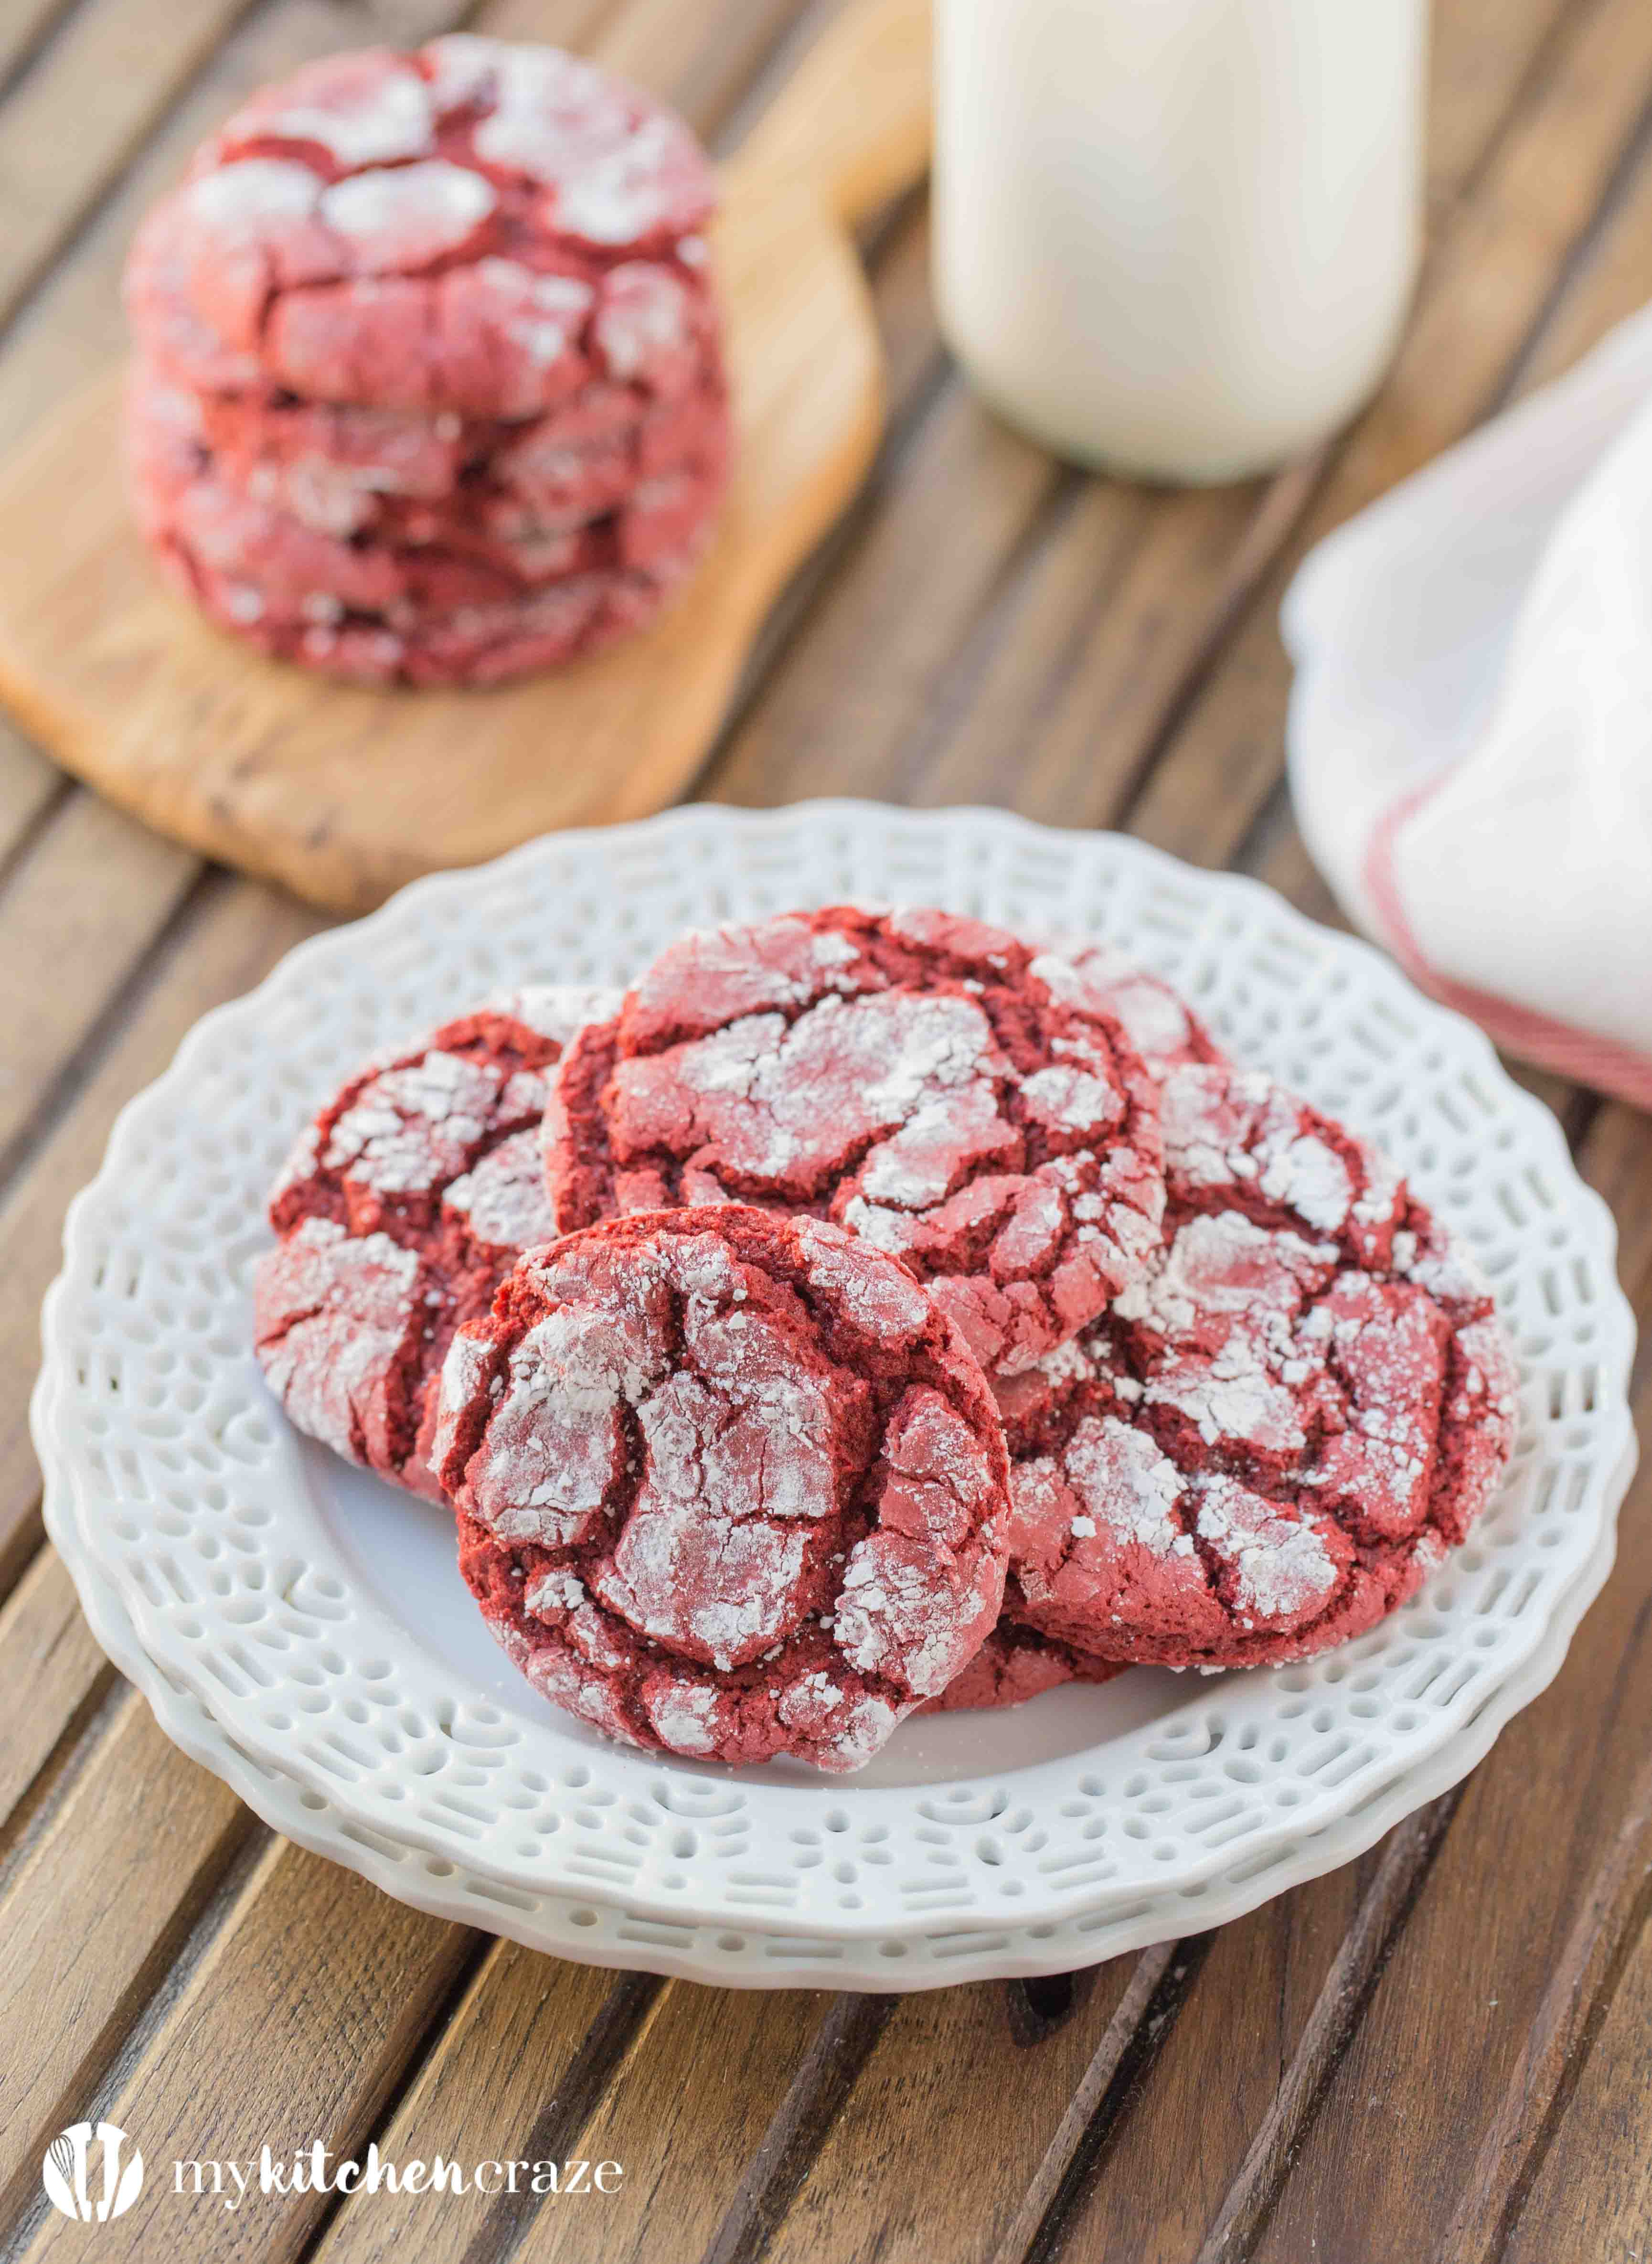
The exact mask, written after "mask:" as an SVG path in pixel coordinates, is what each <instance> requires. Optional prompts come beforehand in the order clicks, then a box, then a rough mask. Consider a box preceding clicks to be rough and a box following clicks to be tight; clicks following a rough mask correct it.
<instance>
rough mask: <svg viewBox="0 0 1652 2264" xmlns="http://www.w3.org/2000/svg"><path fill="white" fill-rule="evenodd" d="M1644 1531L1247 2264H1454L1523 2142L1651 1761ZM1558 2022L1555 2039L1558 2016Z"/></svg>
mask: <svg viewBox="0 0 1652 2264" xmlns="http://www.w3.org/2000/svg"><path fill="white" fill-rule="evenodd" d="M1587 1152H1588V1151H1587V1149H1585V1157H1587ZM1642 1175H1643V1176H1642V1197H1641V1199H1642V1201H1652V1150H1642ZM1648 1414H1652V1393H1648V1390H1647V1389H1646V1388H1644V1387H1643V1388H1642V1390H1641V1395H1640V1401H1639V1406H1638V1416H1639V1419H1640V1420H1641V1423H1642V1424H1643V1425H1644V1423H1645V1421H1646V1419H1647V1418H1648ZM1648 1511H1652V1483H1648V1479H1647V1477H1642V1478H1641V1481H1640V1482H1639V1483H1638V1484H1637V1485H1636V1487H1635V1488H1634V1490H1633V1491H1632V1492H1631V1495H1630V1498H1629V1499H1628V1501H1627V1503H1626V1505H1625V1507H1624V1512H1623V1516H1622V1520H1621V1523H1620V1527H1619V1531H1620V1535H1621V1543H1620V1553H1619V1563H1618V1565H1617V1568H1616V1570H1615V1571H1614V1572H1613V1575H1612V1579H1611V1580H1610V1581H1609V1582H1608V1584H1607V1586H1606V1588H1605V1592H1604V1593H1603V1594H1602V1596H1601V1598H1600V1600H1598V1602H1597V1603H1596V1604H1595V1605H1594V1606H1593V1607H1592V1609H1591V1610H1590V1615H1589V1617H1588V1619H1587V1620H1586V1621H1585V1622H1584V1625H1583V1633H1582V1635H1581V1636H1580V1637H1579V1639H1578V1640H1577V1641H1576V1643H1575V1644H1573V1646H1572V1650H1571V1653H1570V1656H1569V1658H1568V1660H1567V1662H1566V1665H1565V1666H1564V1668H1563V1669H1562V1670H1561V1674H1560V1676H1559V1677H1558V1678H1557V1680H1556V1681H1555V1682H1554V1685H1553V1686H1552V1687H1551V1688H1550V1689H1549V1690H1548V1691H1547V1692H1546V1693H1545V1694H1544V1695H1543V1696H1542V1697H1541V1698H1540V1699H1539V1700H1538V1701H1537V1702H1535V1703H1534V1704H1533V1705H1532V1706H1531V1707H1530V1708H1528V1709H1526V1711H1525V1713H1523V1714H1521V1715H1519V1716H1517V1717H1516V1719H1515V1720H1514V1722H1512V1723H1511V1724H1510V1726H1509V1727H1508V1728H1507V1729H1505V1730H1504V1731H1503V1734H1502V1737H1501V1738H1499V1740H1498V1742H1497V1744H1496V1746H1495V1747H1494V1749H1493V1751H1492V1752H1491V1754H1490V1756H1489V1759H1488V1760H1486V1761H1484V1762H1483V1763H1482V1765H1481V1767H1479V1769H1478V1770H1477V1771H1476V1772H1475V1774H1474V1776H1473V1777H1472V1778H1471V1779H1470V1780H1469V1782H1468V1785H1467V1790H1466V1791H1465V1793H1464V1795H1463V1799H1462V1804H1461V1807H1460V1810H1459V1811H1458V1814H1457V1817H1456V1819H1455V1821H1454V1823H1453V1827H1452V1830H1451V1832H1449V1833H1448V1834H1447V1836H1446V1839H1445V1844H1444V1846H1443V1847H1442V1848H1441V1850H1440V1853H1439V1854H1438V1857H1437V1858H1436V1860H1435V1862H1434V1865H1433V1867H1432V1869H1431V1873H1430V1875H1429V1877H1428V1879H1427V1882H1426V1883H1425V1885H1424V1890H1423V1892H1422V1894H1421V1896H1420V1898H1419V1899H1418V1902H1417V1908H1416V1910H1415V1912H1413V1914H1412V1917H1411V1919H1410V1921H1409V1925H1408V1926H1407V1927H1406V1928H1405V1931H1404V1932H1403V1934H1402V1935H1401V1936H1400V1939H1399V1941H1398V1943H1397V1945H1396V1946H1395V1949H1394V1951H1393V1954H1392V1956H1391V1958H1390V1961H1389V1963H1388V1968H1387V1970H1386V1971H1385V1972H1384V1974H1383V1976H1382V1978H1381V1981H1380V1985H1379V1987H1378V1989H1377V1991H1376V1992H1375V1995H1374V1997H1373V2000H1372V2004H1371V2006H1370V2010H1369V2012H1368V2013H1367V2014H1366V2019H1365V2021H1364V2022H1363V2024H1362V2025H1361V2027H1360V2028H1359V2030H1358V2031H1357V2032H1356V2034H1355V2035H1354V2036H1353V2038H1352V2040H1351V2043H1350V2044H1349V2047H1348V2049H1347V2050H1346V2052H1345V2054H1344V2057H1343V2058H1342V2059H1341V2061H1340V2063H1339V2064H1338V2065H1337V2067H1336V2068H1335V2069H1334V2071H1333V2072H1332V2074H1331V2078H1330V2082H1329V2084H1328V2085H1327V2086H1325V2089H1324V2092H1323V2096H1322V2100H1321V2101H1320V2103H1319V2106H1318V2108H1317V2114H1316V2117H1315V2120H1314V2121H1313V2122H1312V2126H1311V2128H1310V2129H1309V2130H1308V2132H1307V2135H1306V2137H1305V2139H1304V2141H1303V2143H1302V2144H1301V2152H1300V2154H1299V2156H1298V2159H1297V2161H1296V2166H1295V2168H1294V2170H1293V2174H1292V2175H1291V2177H1290V2179H1289V2180H1288V2181H1287V2182H1286V2185H1285V2187H1284V2189H1283V2192H1282V2193H1281V2195H1279V2199H1278V2202H1277V2205H1276V2207H1275V2209H1274V2212H1273V2216H1272V2221H1271V2222H1270V2224H1269V2225H1268V2227H1267V2229H1266V2231H1265V2233H1264V2237H1263V2239H1261V2241H1260V2243H1259V2244H1258V2245H1257V2246H1256V2247H1255V2248H1254V2249H1253V2251H1252V2252H1251V2253H1253V2254H1254V2255H1255V2257H1256V2258H1257V2264H1297V2260H1299V2259H1300V2258H1301V2257H1302V2256H1303V2255H1306V2254H1308V2253H1312V2251H1311V2249H1310V2246H1309V2244H1310V2243H1311V2242H1313V2241H1315V2240H1317V2241H1318V2243H1319V2244H1320V2253H1325V2254H1330V2255H1337V2254H1339V2253H1344V2251H1345V2250H1348V2244H1350V2243H1354V2242H1358V2243H1360V2244H1363V2245H1362V2246H1359V2247H1358V2248H1355V2249H1352V2250H1349V2251H1348V2253H1358V2254H1359V2256H1360V2258H1361V2264H1388V2260H1390V2259H1392V2260H1393V2264H1412V2260H1414V2259H1415V2258H1416V2257H1417V2255H1419V2254H1427V2255H1432V2254H1436V2253H1438V2254H1445V2253H1448V2251H1447V2250H1446V2249H1445V2247H1444V2246H1443V2245H1442V2244H1443V2243H1444V2241H1445V2234H1446V2231H1447V2230H1448V2228H1449V2227H1450V2225H1451V2224H1452V2222H1453V2216H1454V2214H1455V2211H1456V2210H1457V2208H1458V2205H1459V2202H1460V2198H1461V2196H1462V2195H1464V2194H1465V2192H1467V2190H1469V2189H1470V2188H1471V2186H1472V2184H1473V2182H1474V2178H1475V2175H1476V2168H1475V2166H1476V2163H1477V2161H1478V2159H1479V2157H1480V2154H1481V2151H1482V2147H1483V2146H1484V2145H1485V2144H1487V2143H1488V2134H1489V2132H1492V2131H1493V2130H1503V2129H1504V2128H1505V2127H1506V2125H1507V2122H1508V2121H1509V2119H1510V2117H1511V2115H1512V2116H1513V2118H1514V2120H1515V2122H1516V2123H1517V2125H1518V2127H1519V2128H1520V2129H1521V2130H1524V2129H1525V2096H1524V2094H1525V2086H1526V2084H1527V2082H1528V2081H1529V2079H1530V2074H1531V2070H1530V2067H1529V2064H1528V2057H1527V2055H1528V2040H1529V2039H1530V2038H1531V2037H1532V2033H1533V2028H1534V2025H1535V2024H1538V2023H1540V2021H1542V2020H1543V2019H1544V2018H1545V2017H1546V2016H1545V2015H1544V2012H1543V2006H1544V1996H1545V1992H1546V1989H1547V1985H1548V1983H1549V1979H1550V1977H1551V1974H1552V1973H1553V1972H1554V1970H1557V1968H1558V1966H1559V1965H1560V1963H1561V1960H1562V1956H1563V1952H1564V1948H1565V1945H1566V1943H1567V1941H1568V1940H1569V1937H1570V1936H1571V1935H1572V1934H1573V1933H1574V1930H1575V1927H1576V1923H1577V1913H1578V1912H1579V1910H1580V1909H1582V1908H1583V1906H1584V1905H1585V1904H1586V1903H1587V1901H1588V1898H1589V1893H1590V1885H1589V1883H1590V1879H1591V1876H1592V1875H1594V1874H1595V1872H1596V1871H1597V1869H1598V1865H1599V1862H1600V1859H1601V1851H1602V1849H1603V1848H1604V1847H1609V1846H1610V1844H1611V1841H1612V1836H1613V1834H1614V1832H1616V1831H1617V1829H1618V1828H1619V1825H1620V1823H1621V1821H1622V1819H1623V1818H1625V1816H1626V1815H1627V1814H1629V1813H1630V1812H1631V1810H1632V1808H1633V1804H1634V1796H1635V1793H1634V1789H1635V1786H1636V1781H1637V1778H1638V1775H1639V1772H1640V1769H1641V1764H1642V1761H1643V1759H1644V1751H1645V1738H1644V1724H1645V1722H1646V1719H1647V1709H1648V1705H1652V1640H1649V1639H1648V1629H1649V1628H1652V1518H1649V1517H1648ZM1547 2020H1548V2024H1549V2025H1550V2026H1553V2024H1554V2010H1553V2007H1551V2008H1550V2013H1549V2014H1548V2015H1547ZM1540 2057H1541V2055H1540ZM1441 2101H1450V2102H1451V2110H1450V2112H1449V2114H1442V2113H1441V2112H1440V2102H1441ZM1509 2102H1518V2104H1514V2105H1511V2104H1510V2103H1509ZM1338 2244H1342V2246H1340V2247H1339V2245H1338Z"/></svg>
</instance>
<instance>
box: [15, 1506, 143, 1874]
mask: <svg viewBox="0 0 1652 2264" xmlns="http://www.w3.org/2000/svg"><path fill="white" fill-rule="evenodd" d="M114 1680H115V1673H114V1669H113V1667H112V1666H111V1665H109V1663H108V1661H107V1660H106V1659H105V1657H104V1655H103V1653H102V1652H101V1651H99V1650H98V1646H97V1644H95V1643H94V1642H93V1641H92V1636H91V1629H90V1628H89V1627H88V1626H87V1624H86V1622H85V1621H84V1620H83V1618H82V1617H81V1613H80V1605H79V1603H78V1602H77V1600H76V1595H75V1588H74V1583H73V1582H72V1581H71V1580H70V1578H69V1574H68V1573H67V1572H66V1571H64V1569H63V1565H62V1559H61V1558H60V1557H58V1555H57V1552H56V1551H55V1549H41V1551H40V1555H39V1556H38V1557H36V1558H35V1560H34V1562H33V1564H31V1565H30V1567H29V1570H28V1571H27V1573H26V1575H25V1577H24V1578H23V1579H21V1580H20V1581H19V1582H18V1586H17V1589H16V1592H15V1593H13V1594H12V1595H11V1597H10V1598H9V1599H8V1600H7V1602H6V1604H5V1607H4V1610H0V1722H4V1723H5V1725H6V1727H5V1736H4V1740H0V1855H4V1852H5V1850H6V1849H7V1847H9V1846H10V1845H11V1840H12V1839H13V1838H14V1836H15V1824H16V1819H17V1818H18V1810H19V1807H20V1805H21V1804H22V1803H24V1800H25V1795H26V1794H27V1793H28V1792H29V1790H30V1789H31V1788H32V1787H33V1785H34V1783H35V1781H36V1780H37V1778H38V1777H39V1776H40V1773H41V1771H42V1770H43V1769H44V1768H46V1767H47V1764H48V1763H49V1762H50V1761H51V1760H52V1759H53V1757H54V1754H56V1753H57V1752H59V1751H60V1750H61V1749H62V1748H63V1747H64V1746H65V1745H68V1744H69V1742H70V1741H71V1740H72V1739H73V1738H74V1737H75V1735H76V1731H78V1730H79V1729H80V1728H81V1727H82V1726H83V1723H85V1721H86V1719H87V1717H88V1716H89V1715H90V1714H91V1710H92V1709H93V1708H94V1707H95V1706H96V1705H97V1703H98V1701H99V1700H100V1699H101V1698H103V1697H104V1696H105V1694H106V1693H107V1692H108V1691H109V1690H110V1689H111V1688H112V1687H113V1684H114Z"/></svg>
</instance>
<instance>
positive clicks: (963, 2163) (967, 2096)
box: [739, 1950, 1170, 2264]
mask: <svg viewBox="0 0 1652 2264" xmlns="http://www.w3.org/2000/svg"><path fill="white" fill-rule="evenodd" d="M1169 1957H1170V1951H1168V1950H1166V1951H1164V1952H1162V1953H1161V1952H1153V1953H1148V1954H1144V1956H1142V1957H1141V1958H1131V1957H1121V1958H1115V1959H1113V1960H1112V1961H1111V1962H1110V1963H1108V1964H1106V1965H1104V1966H1101V1967H1099V1968H1098V1969H1097V1970H1096V1971H1094V1972H1093V1973H1088V1974H1085V1975H1083V1976H1082V1977H1078V1978H1077V1979H1076V1981H1075V1982H1074V1983H1073V1985H1072V1987H1071V1995H1070V1999H1069V2002H1068V2006H1067V2009H1066V2010H1065V2012H1064V2013H1063V2014H1062V2015H1061V2017H1060V2018H1058V2019H1057V2020H1055V2021H1040V2020H1039V2019H1038V2018H1036V2016H1033V2015H1032V2014H1031V2008H1032V2006H1036V2005H1037V2003H1038V2002H1039V2001H1040V1997H1039V1996H1037V1995H1034V1996H1033V1997H1032V1998H1031V1999H1029V1997H1028V1996H1027V1994H1026V1992H1022V1991H1020V1990H1019V1988H1018V1985H1017V1984H1014V1983H1010V1984H1004V1983H991V1982H983V1983H978V1984H975V1985H972V1986H970V1987H967V1988H961V1989H947V1990H940V1991H932V1992H931V1991H926V1992H923V1993H922V1994H920V1995H918V1996H915V1997H908V1998H903V1999H900V2000H899V2001H898V2003H897V2004H896V2005H895V2007H894V2008H893V2010H892V2012H891V2014H890V2016H889V2018H888V2021H887V2022H886V2023H885V2025H884V2026H883V2028H881V2030H880V2034H879V2035H878V2037H877V2040H876V2043H875V2047H874V2049H873V2051H872V2052H871V2055H870V2057H868V2058H867V2060H866V2064H865V2066H864V2067H863V2069H862V2070H861V2072H860V2076H859V2080H858V2081H857V2082H856V2084H855V2086H854V2087H853V2089H852V2091H851V2093H850V2094H849V2097H848V2100H847V2102H846V2103H845V2105H844V2107H843V2108H842V2110H841V2112H840V2113H839V2114H838V2115H837V2119H836V2121H835V2122H833V2124H832V2126H831V2129H830V2133H829V2134H828V2135H827V2137H826V2140H825V2143H824V2144H823V2145H822V2146H821V2147H820V2149H819V2152H818V2153H817V2155H816V2156H815V2159H814V2161H813V2163H812V2165H811V2166H810V2167H809V2169H808V2175H807V2176H806V2177H805V2178H803V2179H802V2181H801V2183H800V2184H799V2186H798V2188H797V2190H796V2193H795V2195H794V2196H788V2197H787V2200H788V2205H787V2207H786V2212H785V2215H784V2217H783V2218H782V2219H781V2220H780V2221H779V2223H778V2224H777V2225H776V2227H775V2230H774V2231H772V2234H771V2235H770V2236H769V2239H768V2241H767V2245H766V2246H764V2247H763V2248H762V2249H761V2251H760V2252H759V2251H758V2250H757V2247H756V2246H755V2244H754V2245H753V2246H751V2247H750V2248H749V2249H748V2250H745V2251H742V2252H739V2253H741V2254H746V2253H762V2255H763V2256H764V2260H765V2264H837V2260H838V2259H840V2258H843V2257H847V2256H855V2257H860V2256H866V2257H873V2256H875V2257H878V2258H880V2259H882V2260H887V2264H926V2260H929V2259H932V2258H934V2257H937V2256H938V2255H945V2257H946V2260H947V2264H987V2260H989V2259H996V2258H997V2257H999V2256H1000V2255H1002V2254H1004V2252H1005V2242H1006V2236H1007V2235H1009V2234H1011V2231H1012V2229H1013V2228H1015V2227H1016V2226H1017V2225H1018V2223H1025V2220H1026V2219H1027V2218H1029V2217H1030V2218H1031V2219H1032V2229H1035V2227H1036V2223H1037V2219H1038V2218H1039V2217H1041V2216H1042V2214H1043V2211H1044V2210H1045V2209H1046V2208H1047V2206H1048V2205H1049V2202H1050V2199H1051V2198H1052V2197H1053V2195H1054V2192H1055V2190H1056V2188H1057V2187H1058V2186H1059V2184H1060V2181H1061V2177H1062V2176H1063V2175H1064V2173H1065V2172H1066V2170H1067V2167H1068V2165H1069V2162H1070V2160H1071V2159H1072V2155H1073V2152H1074V2151H1075V2150H1076V2147H1077V2146H1078V2145H1079V2144H1081V2143H1082V2142H1083V2136H1084V2133H1085V2131H1086V2130H1087V2129H1088V2127H1089V2124H1090V2120H1091V2118H1092V2116H1093V2115H1095V2114H1096V2113H1097V2112H1098V2111H1099V2109H1100V2107H1101V2103H1102V2101H1103V2100H1104V2098H1105V2095H1106V2093H1107V2088H1108V2086H1109V2084H1110V2083H1111V2081H1112V2077H1113V2075H1114V2074H1115V2073H1116V2072H1117V2069H1118V2066H1119V2060H1120V2058H1121V2057H1122V2056H1123V2054H1124V2052H1125V2051H1126V2050H1127V2048H1128V2045H1129V2043H1130V2040H1131V2038H1132V2037H1133V2036H1134V2034H1135V2031H1136V2026H1137V2022H1138V2021H1139V2020H1140V2018H1141V2016H1142V2014H1144V2013H1145V2010H1146V2007H1147V2006H1148V2003H1149V2002H1150V2000H1151V1999H1152V1996H1153V1992H1154V1990H1155V1989H1156V1986H1157V1985H1158V1982H1159V1980H1160V1979H1161V1978H1162V1977H1163V1971H1164V1969H1165V1965H1166V1963H1168V1960H1169ZM1133 1984H1134V1986H1133ZM1043 2001H1044V2002H1046V2003H1047V2002H1048V2001H1049V1999H1048V1995H1047V1992H1046V1993H1045V1994H1044V1997H1043ZM1121 2007H1122V2008H1123V2012H1124V2018H1123V2019H1122V2021H1119V2020H1117V2019H1116V2018H1115V2016H1116V2015H1118V2014H1119V2011H1120V2008H1121ZM1075 2100H1077V2101H1079V2107H1078V2111H1077V2113H1076V2115H1073V2117H1072V2119H1071V2121H1070V2122H1069V2119H1068V2117H1069V2109H1070V2108H1072V2106H1073V2102H1074V2101H1075ZM1029 2197H1031V2199H1030V2201H1029Z"/></svg>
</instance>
